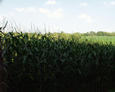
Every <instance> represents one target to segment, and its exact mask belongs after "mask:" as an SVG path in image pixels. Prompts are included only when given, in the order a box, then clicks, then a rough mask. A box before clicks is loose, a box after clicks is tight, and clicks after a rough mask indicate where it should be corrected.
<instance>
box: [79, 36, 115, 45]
mask: <svg viewBox="0 0 115 92" xmlns="http://www.w3.org/2000/svg"><path fill="white" fill-rule="evenodd" d="M86 39H87V40H89V41H91V42H99V43H100V42H101V43H105V44H106V43H112V44H113V45H115V36H82V37H81V40H86Z"/></svg>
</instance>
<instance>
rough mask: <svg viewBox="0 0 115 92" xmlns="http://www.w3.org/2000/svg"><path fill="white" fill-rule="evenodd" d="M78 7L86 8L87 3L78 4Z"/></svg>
mask: <svg viewBox="0 0 115 92" xmlns="http://www.w3.org/2000/svg"><path fill="white" fill-rule="evenodd" d="M80 6H82V7H86V6H88V3H86V2H83V3H80Z"/></svg>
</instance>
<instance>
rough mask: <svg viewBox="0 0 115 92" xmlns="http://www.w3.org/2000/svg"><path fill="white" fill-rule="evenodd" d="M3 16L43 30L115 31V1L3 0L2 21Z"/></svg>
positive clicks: (0, 7) (0, 8)
mask: <svg viewBox="0 0 115 92" xmlns="http://www.w3.org/2000/svg"><path fill="white" fill-rule="evenodd" d="M3 17H6V18H7V19H8V20H10V22H12V23H15V22H16V24H17V25H19V26H20V27H23V28H30V27H31V25H34V26H36V27H38V28H39V29H40V30H41V31H42V30H44V29H46V31H50V32H61V31H64V32H66V33H73V32H82V33H83V32H89V31H95V32H97V31H107V32H115V0H3V2H2V3H1V4H0V18H1V20H2V19H3Z"/></svg>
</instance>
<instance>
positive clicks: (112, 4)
mask: <svg viewBox="0 0 115 92" xmlns="http://www.w3.org/2000/svg"><path fill="white" fill-rule="evenodd" d="M104 5H106V6H115V1H110V2H104Z"/></svg>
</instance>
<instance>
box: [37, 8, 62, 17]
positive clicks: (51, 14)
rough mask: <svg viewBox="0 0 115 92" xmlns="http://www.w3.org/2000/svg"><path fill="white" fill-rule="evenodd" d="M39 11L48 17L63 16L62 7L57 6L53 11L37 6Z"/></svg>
mask: <svg viewBox="0 0 115 92" xmlns="http://www.w3.org/2000/svg"><path fill="white" fill-rule="evenodd" d="M39 11H40V13H42V14H45V15H46V16H48V17H49V18H62V17H63V9H62V8H58V9H56V10H55V11H51V10H49V9H46V8H39Z"/></svg>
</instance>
